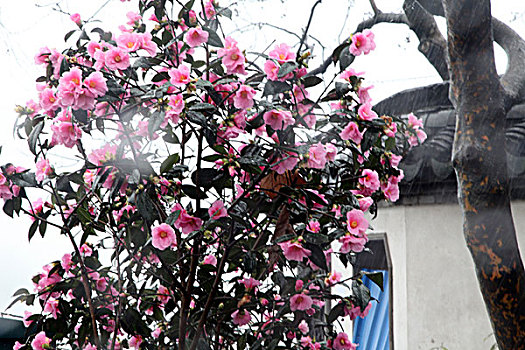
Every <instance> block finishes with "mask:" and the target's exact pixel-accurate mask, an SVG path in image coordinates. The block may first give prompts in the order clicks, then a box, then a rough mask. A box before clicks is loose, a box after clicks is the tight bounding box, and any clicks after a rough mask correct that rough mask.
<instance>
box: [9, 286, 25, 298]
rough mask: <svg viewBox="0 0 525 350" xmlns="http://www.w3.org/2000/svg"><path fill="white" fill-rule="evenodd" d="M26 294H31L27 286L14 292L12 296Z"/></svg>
mask: <svg viewBox="0 0 525 350" xmlns="http://www.w3.org/2000/svg"><path fill="white" fill-rule="evenodd" d="M26 294H29V291H28V290H27V289H25V288H20V289H19V290H17V291H16V292H14V293H13V295H12V296H13V297H16V296H17V295H26Z"/></svg>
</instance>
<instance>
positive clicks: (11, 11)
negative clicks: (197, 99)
mask: <svg viewBox="0 0 525 350" xmlns="http://www.w3.org/2000/svg"><path fill="white" fill-rule="evenodd" d="M231 2H233V1H231ZM238 2H239V3H240V4H245V5H243V6H242V7H241V6H240V5H237V6H236V9H237V10H236V11H234V16H238V17H234V21H235V23H234V24H232V23H230V24H225V30H226V31H227V32H231V31H235V30H236V28H237V29H242V32H240V31H236V32H235V36H236V37H238V38H240V39H239V40H238V41H239V42H240V44H239V46H240V47H242V48H246V49H247V51H251V50H257V49H259V50H262V49H264V48H265V47H267V46H268V45H274V44H278V43H281V42H288V43H294V42H296V41H297V39H296V38H294V37H293V36H290V35H288V34H286V33H284V32H283V31H280V30H275V29H271V28H270V27H268V26H266V25H262V24H261V27H257V26H253V25H252V24H253V23H268V24H273V25H276V26H280V27H283V28H285V29H287V30H290V31H292V32H296V33H300V29H301V28H302V27H304V26H305V24H306V22H307V19H308V16H309V13H310V8H311V6H312V4H313V3H314V2H315V0H288V1H285V3H284V4H283V3H282V1H281V0H266V1H257V0H245V1H238ZM376 2H377V4H378V6H379V7H380V9H381V10H383V11H384V12H388V11H399V9H400V5H401V4H402V2H403V1H400V0H383V1H380V0H377V1H376ZM134 3H135V1H131V3H128V2H125V3H122V2H121V1H119V0H109V1H107V0H90V1H78V0H63V1H59V4H60V10H62V11H64V12H68V13H75V12H78V13H80V14H81V17H82V18H83V19H87V18H89V17H91V16H93V15H94V14H96V15H95V18H98V19H100V20H102V22H103V23H104V25H103V26H104V28H108V26H109V28H111V29H115V28H116V27H117V26H118V25H119V24H122V23H124V22H126V17H125V14H126V12H127V11H129V10H134V9H135V7H134V5H133V4H134ZM228 3H230V1H226V0H221V1H220V4H221V5H222V6H225V5H227V4H228ZM494 3H495V4H494V6H495V7H494V8H493V14H494V15H495V16H496V17H498V18H499V19H501V20H503V21H504V22H506V23H508V24H510V25H511V26H512V27H513V28H514V29H515V30H517V31H518V32H519V33H520V34H521V35H522V36H525V17H524V14H525V2H521V1H520V2H518V1H515V0H498V1H495V2H494ZM56 4H57V1H51V0H39V1H37V0H35V1H31V0H23V1H2V4H1V5H0V40H1V42H0V43H1V46H0V47H1V50H2V52H1V53H0V67H1V70H2V83H1V87H0V92H1V97H0V112H1V115H2V118H3V123H2V126H3V127H2V128H0V145H2V146H3V150H2V154H1V155H0V164H4V163H7V162H13V163H16V164H17V165H23V166H25V167H31V162H32V157H31V155H30V153H29V150H28V149H27V146H26V143H25V142H24V141H20V140H17V139H16V138H14V137H13V125H14V123H15V122H16V114H15V113H14V111H13V109H14V107H15V105H16V104H24V103H25V102H26V101H27V100H29V99H31V98H33V99H35V100H36V99H37V97H36V92H35V79H36V77H38V76H39V75H42V71H41V68H42V67H37V66H35V65H34V63H33V57H34V55H35V53H36V52H37V51H38V49H39V48H40V47H42V46H48V47H54V48H57V49H58V50H59V51H60V50H62V49H64V48H65V45H64V41H63V37H64V34H65V33H66V32H68V31H69V30H71V29H74V28H75V26H74V24H73V23H72V22H71V21H70V20H69V16H67V15H64V14H62V13H60V12H59V11H57V10H53V9H54V8H55V9H58V7H57V5H56ZM370 13H371V9H370V7H369V5H368V1H366V0H354V1H348V0H325V1H323V2H322V3H321V4H320V5H319V6H318V7H317V9H316V12H315V16H314V20H313V23H312V25H311V29H310V34H312V35H313V36H314V37H315V38H316V39H318V40H319V41H320V42H321V43H322V45H323V46H324V47H325V48H326V49H325V50H324V51H323V48H322V47H321V45H320V44H319V43H317V42H315V40H310V41H309V44H310V45H314V49H313V53H314V55H315V56H316V57H317V59H318V61H320V60H321V59H322V57H323V55H324V57H326V56H327V55H329V54H330V53H331V51H332V50H333V48H335V47H336V46H337V44H338V43H339V42H340V41H341V40H342V39H344V38H346V37H348V35H349V34H350V33H351V31H352V30H353V29H354V28H355V27H356V25H357V24H358V23H359V22H360V21H361V20H362V19H364V18H366V17H367V16H369V15H370ZM106 23H107V24H108V25H106ZM440 23H441V24H442V25H443V24H444V21H441V22H440ZM114 32H116V31H114ZM374 32H375V34H376V43H377V49H376V50H375V51H374V52H373V53H371V54H370V55H368V56H364V57H358V58H357V59H356V61H355V63H354V65H353V67H354V68H355V69H356V70H358V71H365V72H366V75H365V77H366V82H365V84H366V85H374V86H375V87H376V88H375V89H373V90H372V91H371V95H372V98H373V99H374V101H376V102H377V101H379V100H380V99H382V98H384V97H387V96H389V95H391V94H392V93H394V92H397V91H401V90H404V89H406V88H410V87H415V86H421V85H426V84H430V83H435V82H438V81H439V76H438V75H437V73H435V71H434V70H433V68H431V66H430V65H429V64H428V63H427V61H426V60H425V58H424V57H423V56H422V55H420V54H419V53H418V52H417V38H416V37H415V35H414V34H412V33H411V32H410V31H409V30H408V29H407V28H406V26H404V25H390V24H382V25H378V26H376V27H375V28H374ZM499 57H501V55H500V56H499ZM312 66H315V64H312ZM498 66H499V68H500V70H502V69H504V67H505V60H504V59H503V58H502V59H500V60H499V63H498ZM57 161H58V160H57ZM60 161H61V162H63V163H64V164H67V163H68V162H71V160H69V159H67V157H66V158H61V160H60ZM29 225H30V220H29V219H27V218H18V219H15V220H12V219H10V218H8V217H7V216H5V215H0V227H1V228H2V229H0V310H3V309H4V308H5V307H6V306H7V305H8V304H9V302H10V300H11V295H12V293H13V292H14V291H15V290H17V289H18V288H21V287H26V288H28V289H32V286H31V282H30V278H31V276H33V275H34V274H36V273H38V272H39V271H40V270H41V268H42V265H44V264H46V263H48V262H50V261H53V260H57V259H60V257H61V256H62V255H63V254H64V253H65V252H69V251H70V250H71V248H70V245H69V243H68V242H67V241H66V240H65V237H64V236H60V235H58V234H57V233H56V232H50V233H49V234H48V236H46V238H45V239H41V238H40V237H39V236H38V234H37V235H36V236H35V238H33V240H32V241H31V244H28V242H27V230H28V228H29ZM23 310H24V307H23V306H18V305H17V306H16V307H14V308H12V309H10V310H8V311H7V312H10V313H15V314H22V313H23Z"/></svg>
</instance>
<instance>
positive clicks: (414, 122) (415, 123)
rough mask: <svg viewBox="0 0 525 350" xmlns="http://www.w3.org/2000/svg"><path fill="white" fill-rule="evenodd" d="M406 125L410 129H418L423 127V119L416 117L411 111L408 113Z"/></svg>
mask: <svg viewBox="0 0 525 350" xmlns="http://www.w3.org/2000/svg"><path fill="white" fill-rule="evenodd" d="M408 127H409V128H412V129H419V128H422V127H423V120H422V119H419V118H418V117H416V116H415V115H414V114H413V113H410V114H409V115H408Z"/></svg>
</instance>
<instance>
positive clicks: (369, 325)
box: [353, 268, 390, 350]
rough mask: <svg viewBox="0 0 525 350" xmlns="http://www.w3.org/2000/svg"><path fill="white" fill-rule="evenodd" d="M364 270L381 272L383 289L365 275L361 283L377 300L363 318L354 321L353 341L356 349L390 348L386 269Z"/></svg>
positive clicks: (387, 277)
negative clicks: (356, 345) (356, 344)
mask: <svg viewBox="0 0 525 350" xmlns="http://www.w3.org/2000/svg"><path fill="white" fill-rule="evenodd" d="M361 271H366V272H382V273H383V285H384V291H383V292H382V291H381V289H380V288H379V287H378V286H377V285H376V284H375V283H374V282H372V281H371V280H370V279H369V278H367V277H366V276H363V283H364V284H365V285H366V286H367V287H368V288H369V289H370V294H371V296H372V297H373V298H375V299H377V300H378V301H377V302H376V301H372V308H371V309H370V311H369V313H368V316H366V317H365V318H360V317H358V318H357V319H356V320H355V321H354V339H353V342H354V343H358V344H359V346H358V347H357V349H358V350H390V339H389V336H390V283H389V282H390V281H389V277H390V276H389V273H388V271H386V270H370V269H366V268H362V269H361Z"/></svg>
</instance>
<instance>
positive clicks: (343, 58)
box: [339, 48, 355, 71]
mask: <svg viewBox="0 0 525 350" xmlns="http://www.w3.org/2000/svg"><path fill="white" fill-rule="evenodd" d="M354 59H355V57H354V55H352V54H351V53H350V50H345V49H344V48H343V50H341V54H340V55H339V68H340V69H341V71H344V70H345V69H346V68H348V66H349V65H351V64H352V62H354Z"/></svg>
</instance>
